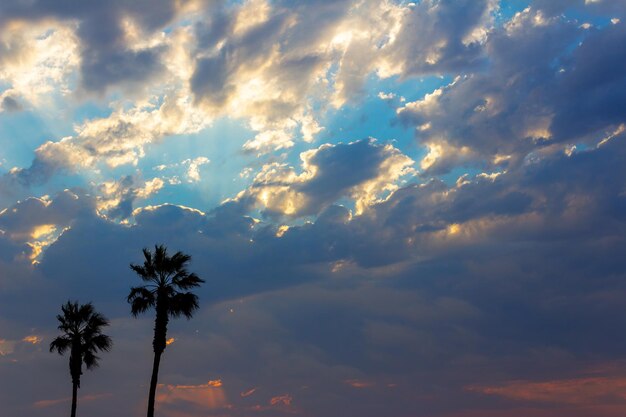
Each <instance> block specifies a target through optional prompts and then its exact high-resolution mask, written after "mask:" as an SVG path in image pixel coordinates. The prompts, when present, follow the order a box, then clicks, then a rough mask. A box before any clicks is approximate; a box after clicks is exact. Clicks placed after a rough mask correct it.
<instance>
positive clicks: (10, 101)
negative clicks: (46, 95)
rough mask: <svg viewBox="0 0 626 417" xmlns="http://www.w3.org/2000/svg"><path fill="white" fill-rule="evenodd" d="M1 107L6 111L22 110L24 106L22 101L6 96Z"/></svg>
mask: <svg viewBox="0 0 626 417" xmlns="http://www.w3.org/2000/svg"><path fill="white" fill-rule="evenodd" d="M0 107H1V108H2V110H4V111H20V110H22V108H23V107H22V105H21V104H20V102H19V101H17V100H16V99H15V98H13V97H11V96H4V98H3V99H2V104H1V105H0Z"/></svg>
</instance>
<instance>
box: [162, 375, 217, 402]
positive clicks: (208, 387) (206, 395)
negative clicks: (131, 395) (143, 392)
mask: <svg viewBox="0 0 626 417" xmlns="http://www.w3.org/2000/svg"><path fill="white" fill-rule="evenodd" d="M156 400H157V402H158V403H161V404H173V403H177V402H187V403H191V404H194V405H196V406H198V407H201V408H206V409H214V408H220V407H223V406H225V405H226V395H225V393H224V390H223V389H222V381H221V380H220V379H217V380H212V381H208V382H207V383H206V384H201V385H160V386H159V390H158V394H157V398H156Z"/></svg>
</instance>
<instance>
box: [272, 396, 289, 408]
mask: <svg viewBox="0 0 626 417" xmlns="http://www.w3.org/2000/svg"><path fill="white" fill-rule="evenodd" d="M292 401H293V397H292V396H291V395H289V394H284V395H279V396H276V397H272V399H271V400H270V405H286V406H290V405H291V402H292Z"/></svg>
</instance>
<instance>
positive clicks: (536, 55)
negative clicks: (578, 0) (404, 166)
mask: <svg viewBox="0 0 626 417" xmlns="http://www.w3.org/2000/svg"><path fill="white" fill-rule="evenodd" d="M622 26H623V25H622ZM583 31H584V30H583V29H580V28H579V27H578V26H577V23H576V22H574V21H571V20H568V19H566V18H564V17H552V18H550V17H546V16H544V15H543V14H542V12H541V11H537V10H534V9H531V8H528V9H526V10H524V11H522V12H520V13H518V14H517V15H515V16H514V17H513V18H512V19H511V20H510V21H509V22H507V23H506V24H505V25H504V26H503V27H502V28H498V29H494V30H493V31H491V32H490V34H489V35H488V37H487V39H486V43H485V50H486V51H487V52H488V56H489V60H490V62H491V65H490V67H488V69H485V70H482V71H478V72H475V73H474V74H471V75H466V76H461V77H458V78H456V79H455V80H454V81H453V82H452V83H450V84H449V85H448V86H446V87H444V88H442V89H439V90H436V91H435V92H433V93H432V94H429V95H426V96H425V97H424V98H423V99H421V100H418V101H414V102H411V103H407V104H406V105H404V106H402V107H401V108H400V109H399V110H398V116H399V118H400V120H401V121H403V122H404V123H406V124H407V125H411V126H416V127H417V130H416V136H417V138H418V140H419V141H421V142H422V143H423V144H425V145H426V146H428V148H429V154H428V155H427V156H426V158H425V159H424V160H422V162H421V165H422V167H423V168H425V169H426V170H427V171H428V172H430V173H432V174H437V173H443V172H449V171H450V170H451V169H453V168H454V167H455V166H463V165H473V166H479V167H485V166H487V167H490V166H497V165H504V166H509V165H511V164H515V163H520V162H521V161H522V160H523V159H524V158H525V157H526V156H527V155H529V154H531V153H532V152H535V151H537V150H540V149H546V148H548V147H550V146H555V145H561V146H565V145H567V144H576V143H581V142H582V143H587V144H595V143H597V142H598V141H599V140H601V138H602V137H603V136H604V135H605V132H607V131H610V130H613V129H614V128H615V127H616V126H617V125H619V124H620V123H623V120H622V118H621V115H619V114H617V113H616V112H615V110H614V109H617V108H620V104H619V103H621V100H622V99H623V97H621V92H622V91H623V90H624V89H623V88H622V87H621V83H622V82H623V77H622V76H621V75H620V74H618V73H617V72H614V71H613V70H612V68H615V66H614V65H605V64H598V63H601V62H604V60H607V61H606V62H607V63H608V62H609V61H611V62H615V59H616V58H611V57H612V56H613V54H614V52H613V51H615V50H617V49H619V48H617V45H618V44H621V43H622V41H621V37H622V35H623V31H624V29H623V27H620V25H609V26H607V27H605V28H602V29H597V30H596V29H594V30H591V31H590V32H589V33H586V34H584V33H582V32H583ZM581 38H582V42H581V44H580V45H579V46H576V42H577V41H578V40H579V39H581ZM600 43H602V44H603V45H609V46H608V47H607V48H603V49H600V48H598V46H597V45H599V44H600ZM570 50H572V52H571V53H569V52H568V51H570ZM512 51H515V52H512ZM592 63H593V64H592ZM596 64H598V65H596ZM601 72H605V73H604V74H603V73H601ZM574 121H575V122H574Z"/></svg>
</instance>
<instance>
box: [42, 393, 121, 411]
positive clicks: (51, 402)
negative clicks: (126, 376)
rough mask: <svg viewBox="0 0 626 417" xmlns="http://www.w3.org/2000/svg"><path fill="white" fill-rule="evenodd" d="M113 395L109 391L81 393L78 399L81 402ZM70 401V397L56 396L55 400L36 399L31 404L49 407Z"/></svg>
mask: <svg viewBox="0 0 626 417" xmlns="http://www.w3.org/2000/svg"><path fill="white" fill-rule="evenodd" d="M111 396H113V394H111V393H104V394H91V395H83V396H81V397H80V401H81V402H88V401H95V400H99V399H102V398H108V397H111ZM70 401H71V398H70V397H66V398H58V399H56V400H41V401H36V402H35V403H34V404H33V406H34V407H35V408H46V407H51V406H53V405H57V404H63V403H66V402H67V403H69V402H70Z"/></svg>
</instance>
